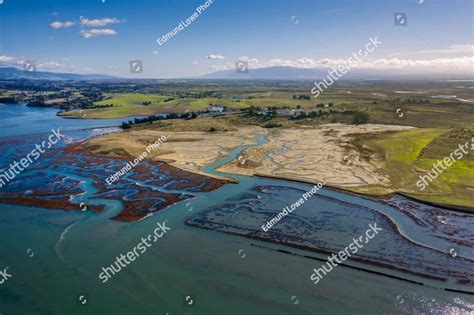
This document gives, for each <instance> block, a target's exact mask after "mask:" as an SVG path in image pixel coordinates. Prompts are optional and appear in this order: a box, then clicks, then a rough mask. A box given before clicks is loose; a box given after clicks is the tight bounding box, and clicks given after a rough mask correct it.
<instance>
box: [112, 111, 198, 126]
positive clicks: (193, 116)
mask: <svg viewBox="0 0 474 315" xmlns="http://www.w3.org/2000/svg"><path fill="white" fill-rule="evenodd" d="M197 117H198V114H197V113H195V112H189V113H183V114H174V113H171V114H166V115H150V116H148V117H144V118H135V119H134V120H129V121H128V122H125V121H124V122H122V125H120V128H122V129H128V128H130V127H132V125H139V124H146V123H148V124H151V123H153V122H154V121H157V120H166V119H186V120H189V119H196V118H197Z"/></svg>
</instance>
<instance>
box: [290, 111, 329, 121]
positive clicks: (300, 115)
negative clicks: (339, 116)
mask: <svg viewBox="0 0 474 315" xmlns="http://www.w3.org/2000/svg"><path fill="white" fill-rule="evenodd" d="M324 115H326V113H325V112H323V111H322V110H319V111H317V112H316V111H312V112H309V113H305V112H299V113H298V115H296V116H294V117H290V120H300V119H305V118H317V117H321V116H324Z"/></svg>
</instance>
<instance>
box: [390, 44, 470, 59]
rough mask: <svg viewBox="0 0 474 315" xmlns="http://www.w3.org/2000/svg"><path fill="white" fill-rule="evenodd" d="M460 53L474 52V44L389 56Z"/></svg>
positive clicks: (391, 55)
mask: <svg viewBox="0 0 474 315" xmlns="http://www.w3.org/2000/svg"><path fill="white" fill-rule="evenodd" d="M440 54H441V55H446V54H451V55H459V54H474V45H451V46H448V47H445V48H438V49H426V50H418V51H412V52H400V53H391V54H389V55H388V56H389V57H399V56H413V55H440Z"/></svg>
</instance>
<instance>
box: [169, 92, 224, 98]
mask: <svg viewBox="0 0 474 315" xmlns="http://www.w3.org/2000/svg"><path fill="white" fill-rule="evenodd" d="M173 95H177V96H179V97H180V98H208V97H217V98H222V95H221V94H219V93H217V92H216V91H204V92H199V93H198V92H196V93H191V92H178V93H174V94H173Z"/></svg>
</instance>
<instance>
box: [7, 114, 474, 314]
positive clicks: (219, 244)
mask: <svg viewBox="0 0 474 315" xmlns="http://www.w3.org/2000/svg"><path fill="white" fill-rule="evenodd" d="M25 110H26V113H25V115H22V116H21V117H25V116H27V117H29V118H28V121H29V122H30V125H31V128H32V130H34V132H41V131H43V132H48V131H49V130H50V129H51V128H52V127H51V126H50V125H49V123H50V122H51V121H50V120H45V121H47V123H48V125H47V126H46V125H44V124H43V121H42V120H40V119H34V118H33V116H35V115H39V114H38V113H37V112H36V110H33V111H35V114H33V113H28V111H29V109H28V108H26V109H25ZM0 113H1V112H0ZM30 115H31V117H30ZM48 115H49V114H48ZM0 117H2V116H0ZM9 119H10V120H9V123H10V124H11V125H15V124H22V122H21V120H16V121H15V119H14V118H11V117H10V118H9ZM51 119H52V120H53V121H55V122H54V123H55V124H56V123H57V124H58V126H62V127H63V128H64V129H77V128H79V127H80V121H77V120H65V119H61V118H54V119H53V118H51ZM56 119H59V120H58V121H56ZM78 122H79V123H78ZM94 122H95V121H94ZM99 122H100V121H99ZM45 124H46V123H45ZM93 127H99V125H94V126H93ZM42 128H43V129H42ZM28 130H29V129H28V127H27V126H26V125H25V126H22V127H21V128H17V129H16V131H14V132H13V133H11V134H9V135H14V134H24V132H27V131H28ZM92 134H93V133H92V132H91V133H90V134H89V135H86V136H90V135H92ZM2 135H3V134H2ZM265 141H266V140H265V138H264V137H263V136H259V135H256V136H255V144H254V145H255V146H258V145H261V144H262V143H264V142H265ZM243 149H244V148H238V149H236V150H233V151H232V152H229V155H228V156H227V157H226V158H225V159H223V160H221V161H219V162H216V163H213V164H211V165H208V166H207V167H206V168H205V169H204V171H206V172H209V173H212V172H215V171H214V169H215V168H217V167H219V166H220V165H222V164H224V163H226V162H228V161H230V160H232V159H235V158H237V157H238V156H239V154H240V151H241V150H243ZM62 175H69V176H72V175H71V174H70V173H68V170H67V169H65V170H64V171H63V172H62ZM226 175H228V176H232V177H235V178H236V179H238V180H239V184H238V185H236V184H229V185H225V186H224V187H222V188H220V189H219V190H217V191H214V192H211V193H198V194H196V195H197V197H196V198H195V199H193V200H188V201H184V202H181V203H178V204H176V205H173V206H171V207H168V208H166V209H165V210H163V211H160V212H158V213H156V214H155V215H153V216H151V217H148V218H146V219H144V220H141V221H138V222H133V223H121V222H116V221H112V220H110V219H109V218H111V217H113V216H114V215H116V214H117V213H118V212H120V211H121V209H122V205H121V203H120V202H119V201H112V200H96V199H94V200H92V199H90V198H92V196H93V194H94V188H93V186H92V182H91V180H90V179H88V178H79V177H76V178H77V179H80V180H82V181H83V182H82V183H81V186H80V187H81V189H83V190H84V191H85V194H83V195H81V196H80V200H78V201H80V202H81V201H83V202H86V203H92V202H94V203H99V202H100V203H102V204H105V205H106V210H105V211H103V212H102V213H100V214H96V213H91V212H89V211H86V212H82V211H80V209H78V211H72V212H71V211H69V212H64V211H52V210H46V209H41V208H34V207H26V206H16V205H6V204H0V271H1V270H3V268H5V267H9V272H10V273H11V275H12V277H11V278H9V279H8V281H6V282H5V283H4V284H1V285H0V313H1V314H2V315H9V314H163V315H165V314H170V315H172V314H403V313H404V314H415V313H418V314H421V313H429V314H435V313H437V314H455V313H456V312H457V313H458V314H461V313H462V312H464V313H465V314H468V312H469V311H471V310H473V308H474V296H473V295H467V294H461V293H454V292H448V291H444V290H442V289H440V288H441V287H442V285H441V284H440V283H438V282H436V281H430V280H427V279H423V278H419V277H416V276H411V275H403V277H404V278H407V279H411V280H415V281H418V282H422V283H424V284H425V285H423V286H422V285H416V284H412V283H409V282H406V281H401V280H397V279H393V278H389V277H386V276H381V275H376V274H372V273H368V272H364V271H359V270H355V269H352V268H347V267H343V266H338V267H337V268H336V269H335V270H334V271H332V272H331V273H330V274H328V275H327V276H326V277H325V278H324V279H323V280H322V281H321V282H320V283H318V285H314V284H313V283H312V282H311V281H310V280H309V276H310V274H311V273H312V269H313V268H315V267H320V266H321V264H322V262H321V261H317V260H313V259H308V258H304V257H302V256H296V255H289V254H285V253H282V252H278V251H275V249H284V250H287V251H291V252H294V253H297V254H301V255H309V256H311V257H316V258H321V259H325V258H326V257H325V256H324V255H322V254H317V253H314V252H309V251H305V250H301V249H299V250H298V249H294V248H291V247H288V246H283V245H278V244H273V243H267V242H263V241H257V240H253V239H250V238H245V237H241V236H236V235H231V234H225V233H220V232H216V231H211V230H204V229H199V228H194V227H189V226H186V225H185V224H184V221H185V220H187V219H191V218H193V217H196V216H197V215H199V214H200V213H203V212H204V211H206V210H207V209H209V208H212V207H217V206H219V205H221V204H224V203H226V202H228V199H229V198H232V197H233V196H239V195H241V194H244V193H246V192H248V191H250V190H251V189H252V187H255V186H263V185H273V186H284V187H290V188H297V189H303V190H305V191H306V190H308V188H310V186H309V185H304V184H299V183H290V182H286V181H275V180H267V179H262V178H255V177H247V176H238V175H231V174H226ZM31 180H34V178H32V179H31ZM157 189H159V187H157ZM318 193H320V194H322V195H324V196H328V197H333V198H335V199H338V200H342V201H347V202H350V203H352V204H354V205H358V206H367V207H370V208H372V209H375V210H376V211H378V212H380V213H383V214H385V215H386V216H387V217H389V218H391V220H392V221H393V222H395V223H396V225H397V226H398V227H399V229H400V230H401V231H402V232H403V233H404V234H406V236H407V237H408V238H410V239H412V240H413V241H415V242H419V243H422V244H424V245H426V246H430V247H434V248H438V249H439V250H443V251H445V250H446V246H447V244H448V243H449V242H447V241H443V240H441V239H440V238H439V237H436V235H437V234H436V233H434V234H433V233H430V229H429V228H427V229H424V228H423V227H420V226H419V225H417V224H414V221H413V220H410V218H409V217H407V216H406V215H403V214H402V213H401V212H399V211H397V210H396V209H395V208H393V207H390V206H388V205H386V204H382V203H380V202H378V201H373V200H367V199H364V198H359V197H357V196H353V195H348V194H344V193H340V192H336V191H331V190H327V189H322V190H321V191H320V192H318ZM289 196H290V195H289V193H288V195H286V194H283V195H281V196H280V199H283V200H288V202H291V201H292V199H291V197H289ZM276 210H278V211H279V210H280V209H279V208H276ZM335 210H336V209H335ZM305 211H306V210H305ZM329 219H330V218H329ZM357 219H358V220H360V221H361V222H364V220H363V218H357ZM466 220H468V219H466ZM469 220H470V219H469ZM163 221H167V223H166V225H167V226H169V227H170V228H171V231H169V232H168V233H167V234H166V235H165V237H164V238H163V239H160V240H159V241H157V242H156V243H154V244H153V246H152V247H150V248H149V249H148V251H146V252H145V253H144V254H143V255H141V256H140V257H139V258H138V259H137V260H136V261H135V262H133V263H132V264H130V265H128V266H127V267H126V268H124V269H123V270H122V271H121V272H120V273H119V274H117V275H115V276H114V277H112V278H111V279H110V280H109V281H108V282H107V283H106V284H103V283H102V282H101V280H99V278H98V275H99V273H100V272H101V268H102V267H106V266H109V265H110V264H112V263H113V262H114V260H115V257H116V256H117V255H119V254H121V253H126V252H128V251H129V250H131V249H133V248H134V247H135V246H136V245H137V244H138V243H139V242H140V240H141V238H142V237H146V236H147V235H148V234H151V233H152V232H153V230H154V229H155V227H156V223H157V222H163ZM353 221H355V218H354V220H352V219H351V218H350V217H348V218H347V219H346V220H345V221H343V222H347V226H344V223H341V224H342V226H340V233H338V235H340V236H337V235H336V236H335V237H336V238H337V241H341V242H345V240H346V239H347V237H346V236H347V235H352V233H353V231H351V230H350V229H349V226H350V225H349V223H350V222H353ZM469 222H471V221H469ZM368 223H371V222H367V224H368ZM460 224H462V223H460ZM363 225H364V227H365V226H366V223H365V222H364V223H363ZM469 228H470V229H471V230H470V231H471V234H468V236H466V238H468V239H469V240H470V241H471V242H472V241H473V240H474V237H473V232H472V226H471V227H469V226H467V229H468V230H469ZM355 236H357V235H354V237H355ZM321 238H325V236H324V235H322V236H321ZM326 239H327V237H326ZM335 240H336V239H335ZM254 245H258V246H259V247H257V246H254ZM386 245H387V250H388V251H389V250H390V245H391V244H390V243H387V244H386ZM29 249H30V250H31V251H28V250H29ZM458 250H459V252H460V255H462V256H464V257H467V258H472V248H469V247H467V246H464V247H463V246H460V247H459V249H458ZM31 252H33V253H34V255H33V257H30V256H31ZM411 255H417V253H416V252H415V253H411ZM352 265H354V266H358V267H364V268H369V269H372V270H379V271H380V270H382V269H381V268H376V267H371V266H369V265H366V264H362V263H355V262H353V263H352ZM383 271H384V273H387V274H393V275H397V276H400V275H402V274H401V273H396V272H392V271H390V270H383ZM188 295H190V296H192V298H193V300H194V301H195V303H193V306H187V305H186V304H185V297H186V296H188ZM81 296H83V299H80V297H81ZM84 298H85V299H86V300H87V302H86V303H84V304H81V301H84Z"/></svg>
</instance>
